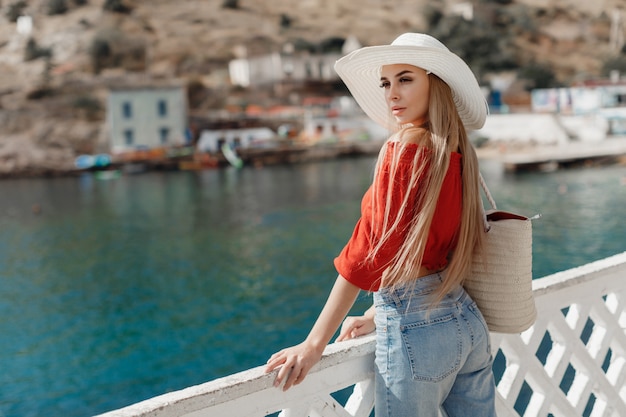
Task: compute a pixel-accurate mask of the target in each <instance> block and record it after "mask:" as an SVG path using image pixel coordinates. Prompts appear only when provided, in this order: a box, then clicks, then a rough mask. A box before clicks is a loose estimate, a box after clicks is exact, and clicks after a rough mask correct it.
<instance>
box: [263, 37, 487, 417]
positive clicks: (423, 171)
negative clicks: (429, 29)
mask: <svg viewBox="0 0 626 417" xmlns="http://www.w3.org/2000/svg"><path fill="white" fill-rule="evenodd" d="M335 69H336V70H337V72H338V74H339V75H340V77H341V78H342V80H343V81H344V82H345V83H346V85H347V86H348V88H349V89H350V92H351V93H352V95H353V96H354V98H355V99H356V101H357V102H358V104H359V105H360V106H361V108H362V109H363V110H364V111H365V112H366V113H367V114H368V116H370V117H371V118H372V119H373V120H374V121H376V122H377V123H379V124H381V125H383V126H385V127H386V128H388V129H389V130H390V131H391V132H392V135H391V137H390V138H389V140H388V141H387V142H386V143H385V145H384V146H383V147H382V149H381V153H380V155H379V157H378V161H377V165H376V171H375V174H374V179H373V182H372V186H371V187H370V189H369V190H368V191H367V192H366V193H365V195H364V197H363V201H362V204H361V218H360V219H359V221H358V222H357V224H356V227H355V229H354V233H353V235H352V237H351V239H350V240H349V242H348V243H347V245H346V246H345V247H344V249H343V251H342V252H341V253H340V254H339V256H338V257H337V258H336V259H335V267H336V269H337V271H338V272H339V276H338V277H337V280H336V282H335V285H334V286H333V289H332V290H331V293H330V295H329V297H328V300H327V302H326V305H325V306H324V308H323V310H322V312H321V313H320V316H319V318H318V319H317V321H316V323H315V324H314V326H313V328H312V329H311V331H310V333H309V335H308V337H307V338H306V340H305V341H304V342H302V343H301V344H299V345H296V346H293V347H290V348H287V349H283V350H282V351H280V352H278V353H275V354H274V355H273V356H272V357H271V358H270V360H269V361H268V364H267V368H266V370H267V372H270V371H272V370H274V369H276V368H280V369H279V371H278V373H277V376H276V379H275V385H276V386H280V385H281V384H284V385H283V389H285V390H286V389H288V388H290V387H291V386H293V385H295V384H298V383H300V382H302V380H303V379H304V377H305V376H306V375H307V373H308V371H309V370H310V369H311V367H312V366H313V365H314V364H315V363H316V362H317V361H319V359H320V358H321V355H322V353H323V351H324V348H325V346H326V345H327V343H328V342H329V341H330V339H331V337H332V336H333V334H334V333H335V332H336V330H337V329H338V328H339V326H340V324H341V322H342V321H343V320H344V318H345V316H346V314H347V313H348V311H349V310H350V308H351V307H352V305H353V303H354V301H355V299H356V297H357V295H358V293H359V291H360V290H366V291H371V292H374V305H373V307H372V308H370V309H369V310H368V311H367V312H366V313H365V314H364V315H363V316H361V317H350V318H348V319H346V320H345V321H344V323H343V326H342V329H341V332H340V335H339V337H338V338H337V340H338V341H341V340H346V339H349V338H353V337H356V336H360V335H363V334H367V333H369V332H371V331H373V330H374V329H375V330H376V363H375V364H376V366H375V369H376V398H375V409H376V416H377V417H404V416H420V417H423V416H433V417H437V416H439V415H446V416H449V417H454V416H481V417H490V416H495V385H494V379H493V374H492V371H491V365H492V357H491V353H490V348H491V347H490V340H489V332H488V330H487V325H486V323H485V321H484V319H483V317H482V315H481V314H480V311H479V310H478V308H477V307H476V304H475V303H474V302H473V301H472V300H471V298H470V297H469V295H468V294H467V293H466V292H465V290H464V289H463V287H462V286H461V284H462V282H463V277H464V276H465V275H466V274H467V272H468V270H469V267H470V264H471V257H472V254H473V252H474V249H475V248H476V247H477V246H479V245H480V244H481V241H482V234H483V221H482V203H481V199H480V194H479V179H478V177H479V170H478V161H477V158H476V154H475V152H474V150H473V148H472V146H471V144H470V142H469V140H468V137H467V130H468V129H479V128H480V127H482V125H483V124H484V121H485V118H486V113H487V111H486V104H485V99H484V96H483V94H482V92H481V90H480V87H479V85H478V83H477V81H476V78H475V77H474V75H473V74H472V72H471V70H470V69H469V67H468V66H467V65H466V64H465V63H464V62H463V60H461V59H460V58H459V57H458V56H457V55H455V54H453V53H452V52H450V51H448V49H447V48H446V47H445V46H444V45H443V44H441V43H440V42H439V41H437V40H436V39H434V38H432V37H431V36H428V35H425V34H416V33H407V34H404V35H401V36H400V37H398V38H397V39H396V40H395V41H394V42H393V43H392V44H391V45H385V46H373V47H366V48H361V49H359V50H357V51H354V52H352V53H351V54H349V55H347V56H345V57H343V58H342V59H340V60H339V61H337V63H336V65H335Z"/></svg>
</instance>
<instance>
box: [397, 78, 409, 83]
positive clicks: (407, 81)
mask: <svg viewBox="0 0 626 417" xmlns="http://www.w3.org/2000/svg"><path fill="white" fill-rule="evenodd" d="M411 81H412V80H411V79H410V78H400V82H401V83H410V82H411Z"/></svg>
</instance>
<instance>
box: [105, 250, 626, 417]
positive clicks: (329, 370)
mask: <svg viewBox="0 0 626 417" xmlns="http://www.w3.org/2000/svg"><path fill="white" fill-rule="evenodd" d="M533 292H534V294H535V299H536V304H537V310H538V313H539V315H538V319H537V322H536V323H535V324H534V325H533V327H532V328H531V329H529V330H528V331H526V332H524V333H522V334H521V335H503V334H497V333H492V346H493V352H494V355H495V363H494V373H495V375H496V382H497V387H498V398H497V409H498V416H499V417H519V416H523V417H530V416H540V417H545V416H554V417H575V416H585V417H586V416H590V417H600V416H603V417H608V416H611V417H620V416H621V417H624V416H626V369H625V365H626V252H624V253H622V254H619V255H615V256H612V257H610V258H606V259H603V260H600V261H597V262H593V263H590V264H587V265H584V266H581V267H578V268H574V269H571V270H567V271H563V272H559V273H557V274H554V275H550V276H548V277H545V278H541V279H538V280H535V281H534V282H533ZM374 344H375V342H374V337H373V336H371V335H370V336H366V337H363V338H359V339H356V340H351V341H347V342H341V343H335V344H331V345H329V346H328V347H327V349H326V351H325V353H324V356H323V357H322V360H321V361H320V363H318V364H317V365H316V366H315V367H314V368H313V369H312V371H311V372H310V374H309V376H308V377H307V379H306V380H305V381H304V382H303V383H302V384H300V385H298V386H296V387H294V388H292V389H290V390H288V391H287V392H283V391H282V390H280V389H278V388H274V387H273V386H272V382H273V379H274V375H273V374H265V373H264V371H263V368H262V367H258V368H253V369H250V370H248V371H245V372H241V373H238V374H234V375H230V376H227V377H225V378H220V379H217V380H214V381H211V382H207V383H205V384H202V385H198V386H194V387H190V388H186V389H184V390H181V391H176V392H171V393H168V394H165V395H161V396H158V397H155V398H152V399H149V400H146V401H143V402H140V403H137V404H134V405H131V406H129V407H126V408H122V409H119V410H115V411H112V412H109V413H106V414H103V415H102V417H105V416H106V417H148V416H154V417H156V416H159V417H174V416H176V417H181V416H185V417H200V416H205V417H206V416H214V417H240V416H250V417H263V416H268V415H273V414H275V413H278V412H280V415H281V416H283V417H308V416H310V417H331V416H333V417H349V416H352V417H367V416H369V415H370V413H371V411H372V409H373V406H374V392H373V389H374V386H373V385H374V384H373V363H374ZM351 387H353V388H351ZM345 389H348V390H350V389H352V391H351V395H349V398H348V399H347V401H343V400H341V397H342V395H341V394H339V395H337V394H335V393H337V392H339V391H341V393H345ZM342 390H343V391H342ZM348 394H350V393H348ZM344 397H348V395H344Z"/></svg>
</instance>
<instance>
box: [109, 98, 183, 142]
mask: <svg viewBox="0 0 626 417" xmlns="http://www.w3.org/2000/svg"><path fill="white" fill-rule="evenodd" d="M186 120H187V104H186V99H185V92H184V90H183V88H182V87H139V88H123V89H112V90H111V91H109V97H108V100H107V124H108V127H109V132H110V140H111V152H112V153H119V152H123V151H126V150H132V149H138V148H156V147H161V146H173V145H183V144H184V143H185V129H186V126H187V122H186Z"/></svg>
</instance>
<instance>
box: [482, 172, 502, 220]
mask: <svg viewBox="0 0 626 417" xmlns="http://www.w3.org/2000/svg"><path fill="white" fill-rule="evenodd" d="M478 180H479V181H480V186H481V187H482V189H483V191H484V193H485V196H486V197H487V200H489V204H491V208H492V209H494V210H497V209H498V207H497V206H496V201H495V200H494V199H493V197H492V196H491V193H490V192H489V188H487V183H485V179H484V178H483V174H481V173H480V172H479V173H478ZM483 222H484V223H485V232H488V231H489V229H491V226H490V225H489V222H488V221H487V212H486V211H485V206H484V205H483Z"/></svg>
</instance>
